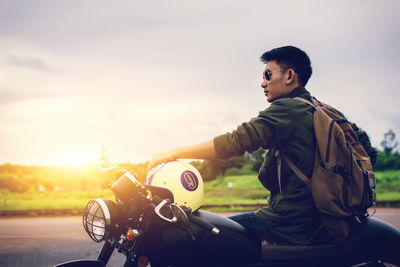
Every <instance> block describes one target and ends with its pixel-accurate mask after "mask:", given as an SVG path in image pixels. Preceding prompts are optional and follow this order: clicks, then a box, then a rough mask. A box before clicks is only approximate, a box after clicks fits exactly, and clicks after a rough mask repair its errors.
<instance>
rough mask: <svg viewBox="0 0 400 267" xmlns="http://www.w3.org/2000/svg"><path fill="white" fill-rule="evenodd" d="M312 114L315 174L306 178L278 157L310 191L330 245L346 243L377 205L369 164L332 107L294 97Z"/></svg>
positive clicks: (284, 157)
mask: <svg viewBox="0 0 400 267" xmlns="http://www.w3.org/2000/svg"><path fill="white" fill-rule="evenodd" d="M295 99H297V100H300V101H302V102H304V103H306V104H308V105H310V106H312V107H313V108H314V109H315V111H314V115H313V127H314V135H315V139H316V152H315V162H314V170H313V173H312V176H311V178H308V177H307V176H306V175H305V174H304V173H303V172H302V171H301V170H300V169H299V168H298V167H297V166H296V165H295V164H294V163H293V162H292V161H291V160H290V159H289V158H288V157H287V156H286V155H284V154H281V153H279V152H278V153H277V162H278V179H279V183H280V171H279V170H280V163H281V160H280V157H281V158H282V159H283V160H284V161H285V162H286V163H287V164H288V165H289V167H290V168H291V169H292V170H293V172H294V173H295V174H296V175H297V176H298V177H300V179H301V180H302V181H303V182H304V183H305V184H306V186H307V187H308V188H309V189H310V191H311V193H312V196H313V200H314V203H315V206H316V207H317V208H318V210H319V211H320V214H321V219H322V222H323V223H324V225H325V228H326V230H327V232H328V234H329V236H330V238H331V240H332V241H333V242H341V241H343V240H345V239H346V238H347V237H348V235H349V234H350V232H351V229H352V227H353V226H354V225H355V224H354V222H355V221H358V222H359V223H361V222H362V221H363V220H364V219H365V218H366V217H368V216H369V213H368V208H370V207H372V206H374V207H375V201H376V193H375V192H376V181H375V175H374V173H373V170H372V164H371V160H370V158H369V156H368V154H367V152H366V151H365V149H364V148H363V146H362V144H361V143H360V142H359V140H358V137H357V134H356V132H355V131H354V130H353V128H352V127H351V125H350V123H349V122H348V121H347V120H346V119H345V118H343V117H342V116H341V115H339V114H338V112H337V111H336V110H335V109H334V108H332V107H331V106H329V105H327V104H324V103H321V102H319V101H318V100H317V99H315V98H313V99H312V102H310V101H308V100H305V99H303V98H299V97H296V98H295Z"/></svg>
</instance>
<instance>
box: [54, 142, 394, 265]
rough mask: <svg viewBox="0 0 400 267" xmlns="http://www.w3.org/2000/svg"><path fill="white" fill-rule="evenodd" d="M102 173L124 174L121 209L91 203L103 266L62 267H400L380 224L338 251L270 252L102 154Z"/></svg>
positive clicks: (388, 231)
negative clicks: (118, 259)
mask: <svg viewBox="0 0 400 267" xmlns="http://www.w3.org/2000/svg"><path fill="white" fill-rule="evenodd" d="M99 168H100V169H101V170H102V171H110V170H118V171H120V172H121V171H122V172H121V173H122V175H121V176H120V177H119V178H118V179H117V180H116V181H115V182H114V183H113V184H112V186H111V190H112V191H113V193H114V195H115V198H116V200H115V202H114V201H112V200H109V199H92V200H90V201H89V202H88V204H87V206H86V208H85V210H84V213H83V226H84V228H85V230H86V232H87V233H88V235H89V236H90V238H91V239H92V240H93V241H95V242H104V245H103V247H102V249H101V251H100V253H99V255H98V257H97V260H76V261H71V262H66V263H62V264H59V265H57V266H56V267H77V266H95V267H103V266H106V265H107V263H108V261H109V259H110V257H111V255H112V253H114V251H116V252H118V253H122V254H123V255H125V257H126V261H125V264H124V267H128V266H135V267H144V266H146V267H149V266H152V267H154V266H245V267H256V266H393V264H394V265H400V231H399V230H397V229H396V228H395V227H393V226H391V225H390V224H388V223H386V222H384V221H382V220H379V219H376V218H371V217H368V218H366V220H365V221H364V222H363V223H362V226H361V227H358V230H357V231H356V232H355V233H353V234H352V235H351V236H350V237H349V238H348V239H347V240H345V241H344V242H342V243H340V244H320V245H295V244H273V245H271V244H270V243H268V242H266V240H261V241H260V240H258V239H257V238H254V236H252V234H251V233H250V232H249V231H248V230H247V229H246V228H244V227H243V226H242V225H240V224H238V223H236V222H235V221H232V220H230V219H229V218H226V217H224V216H221V215H218V214H215V213H211V212H207V211H202V210H196V211H192V210H190V209H188V208H186V207H182V206H179V205H177V204H175V203H174V197H173V194H172V193H171V192H170V191H169V190H167V189H163V188H160V187H155V186H151V185H143V184H142V183H140V182H139V181H138V180H137V178H136V175H135V173H134V172H132V171H126V170H123V169H122V168H120V167H118V166H115V165H112V164H111V162H110V159H109V157H108V153H107V150H106V149H105V148H104V147H103V148H102V156H101V159H100V161H99ZM388 264H389V265H388ZM390 264H392V265H390Z"/></svg>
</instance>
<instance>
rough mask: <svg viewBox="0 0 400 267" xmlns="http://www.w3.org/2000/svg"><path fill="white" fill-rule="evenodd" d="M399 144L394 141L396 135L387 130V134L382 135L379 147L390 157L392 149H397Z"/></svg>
mask: <svg viewBox="0 0 400 267" xmlns="http://www.w3.org/2000/svg"><path fill="white" fill-rule="evenodd" d="M398 144H399V143H398V142H397V141H396V134H395V133H394V132H393V131H392V129H390V130H389V132H387V133H385V134H384V138H383V141H382V142H381V146H382V147H383V152H385V153H386V154H388V155H390V154H392V152H393V151H394V149H395V148H396V147H397V145H398Z"/></svg>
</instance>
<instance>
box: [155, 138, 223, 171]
mask: <svg viewBox="0 0 400 267" xmlns="http://www.w3.org/2000/svg"><path fill="white" fill-rule="evenodd" d="M215 158H217V152H216V151H215V148H214V142H213V140H212V139H211V140H209V141H206V142H203V143H200V144H197V145H192V146H184V147H179V148H175V149H172V150H169V151H166V152H162V153H159V154H155V155H154V156H153V159H152V160H151V161H150V162H148V163H147V170H148V171H150V170H151V169H152V168H153V167H154V166H156V165H158V164H160V163H161V162H166V161H172V160H176V159H215Z"/></svg>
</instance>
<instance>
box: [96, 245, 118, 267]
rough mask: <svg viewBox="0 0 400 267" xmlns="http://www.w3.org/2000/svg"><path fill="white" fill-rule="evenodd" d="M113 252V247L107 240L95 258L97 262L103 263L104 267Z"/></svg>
mask: <svg viewBox="0 0 400 267" xmlns="http://www.w3.org/2000/svg"><path fill="white" fill-rule="evenodd" d="M113 252H114V246H113V245H112V244H111V243H110V242H109V241H108V240H106V241H105V242H104V245H103V248H102V249H101V251H100V253H99V256H98V257H97V260H99V261H102V262H104V266H106V265H107V263H108V260H109V259H110V257H111V254H112V253H113Z"/></svg>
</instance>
